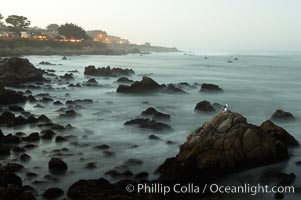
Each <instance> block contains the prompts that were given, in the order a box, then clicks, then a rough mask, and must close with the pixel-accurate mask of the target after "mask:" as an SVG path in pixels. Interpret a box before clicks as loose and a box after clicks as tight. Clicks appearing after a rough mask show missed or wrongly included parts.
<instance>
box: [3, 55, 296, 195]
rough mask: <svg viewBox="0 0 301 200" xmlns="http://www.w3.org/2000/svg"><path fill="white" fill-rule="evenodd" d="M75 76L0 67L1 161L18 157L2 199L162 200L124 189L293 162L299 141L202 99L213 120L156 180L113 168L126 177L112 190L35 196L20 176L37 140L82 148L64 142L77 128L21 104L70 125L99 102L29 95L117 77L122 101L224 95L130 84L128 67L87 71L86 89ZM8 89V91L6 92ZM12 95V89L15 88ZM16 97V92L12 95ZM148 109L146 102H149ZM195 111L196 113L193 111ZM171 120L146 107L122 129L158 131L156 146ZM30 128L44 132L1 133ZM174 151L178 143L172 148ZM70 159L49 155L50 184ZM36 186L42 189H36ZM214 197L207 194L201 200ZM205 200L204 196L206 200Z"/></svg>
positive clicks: (81, 184)
mask: <svg viewBox="0 0 301 200" xmlns="http://www.w3.org/2000/svg"><path fill="white" fill-rule="evenodd" d="M74 73H77V72H76V71H74V72H70V73H66V74H65V75H63V76H58V75H56V74H55V70H48V71H44V70H41V69H37V68H36V67H34V66H33V65H32V64H31V63H30V62H29V61H28V60H27V59H22V58H17V57H12V58H6V59H2V60H0V106H1V107H0V155H1V156H4V157H6V156H9V155H11V154H16V155H18V158H19V159H18V160H14V161H13V162H12V161H10V162H6V163H3V164H1V165H0V199H16V200H19V199H20V200H21V199H25V200H33V199H40V198H42V197H43V198H46V199H55V198H62V197H64V196H65V197H68V198H70V199H73V200H84V199H85V200H86V199H88V200H92V199H107V200H111V199H133V200H134V199H155V200H156V199H162V196H161V195H158V194H138V193H137V192H136V191H134V192H132V193H129V192H127V191H126V186H127V185H129V184H132V185H137V184H138V183H143V184H147V185H151V184H155V183H156V184H165V185H173V184H175V183H183V184H185V183H188V182H189V183H190V182H191V183H196V184H198V185H203V184H205V183H211V182H213V181H214V180H216V179H217V178H220V177H222V176H223V175H225V174H228V173H232V172H237V171H241V170H246V169H249V168H254V167H257V166H263V165H268V164H272V163H276V162H281V161H283V160H287V159H289V158H290V157H291V154H290V148H292V147H294V148H295V147H298V146H299V143H298V141H297V140H296V139H295V138H294V137H293V136H292V135H291V134H290V133H288V132H287V131H286V130H285V129H283V128H281V127H279V126H277V125H276V124H274V123H273V122H272V121H271V120H267V121H265V122H263V123H262V124H261V125H260V126H256V125H253V124H249V123H248V122H247V119H246V118H245V117H244V116H242V115H241V114H239V113H236V112H231V111H226V112H221V111H220V110H221V105H220V104H217V103H214V104H211V103H210V102H208V101H206V100H204V101H201V102H199V103H197V104H196V107H195V111H196V112H197V113H205V114H206V113H208V112H210V113H214V114H216V116H214V117H213V118H212V119H211V120H210V121H209V122H205V123H204V124H203V125H202V126H201V127H199V128H197V129H196V130H195V131H193V132H192V133H191V134H190V135H189V136H188V137H187V140H186V142H185V143H184V144H182V145H181V147H180V149H179V153H178V154H177V155H176V156H175V157H172V158H168V159H167V160H166V161H165V162H164V163H162V165H161V166H158V169H157V171H156V173H158V174H159V178H158V179H156V180H148V177H149V174H148V173H147V172H143V171H142V172H140V173H137V174H134V173H133V172H132V171H131V170H129V169H127V168H125V169H122V170H116V169H112V170H111V171H108V172H107V173H106V174H107V175H110V176H112V177H122V180H121V181H119V182H116V183H110V182H109V181H108V180H106V179H105V178H102V177H99V178H97V179H93V180H79V181H76V182H75V183H74V184H72V185H70V187H69V189H68V190H66V191H64V190H62V189H60V188H56V187H50V188H45V190H44V191H43V192H42V193H39V192H37V190H36V189H35V184H32V185H24V184H23V181H22V179H21V177H20V176H18V172H20V171H22V170H24V166H23V165H22V163H25V162H30V161H31V159H32V156H31V155H30V149H33V148H39V146H38V145H37V144H36V143H35V142H36V141H40V140H41V141H49V142H52V140H53V141H54V142H55V143H65V142H69V143H71V144H72V145H75V146H76V145H79V143H78V142H77V141H76V140H73V139H74V137H75V136H74V135H65V134H63V132H64V131H65V130H76V129H77V128H76V127H73V126H72V124H67V125H63V124H56V123H54V122H52V120H50V119H49V117H47V116H46V115H44V114H42V115H38V114H34V113H30V112H28V111H26V110H25V109H24V103H25V102H29V103H31V104H32V105H34V106H37V107H43V104H52V105H53V106H58V112H57V113H58V114H57V115H58V117H59V118H61V119H67V120H69V119H73V118H76V117H78V116H80V115H81V114H80V110H81V109H84V107H85V106H89V105H91V104H93V103H94V101H93V99H88V98H87V99H72V98H71V97H70V95H68V93H66V94H65V97H66V99H67V100H66V101H65V102H63V101H62V100H60V99H57V98H56V97H55V96H52V95H51V94H49V93H48V92H45V93H40V94H36V95H32V91H31V90H33V89H35V88H41V89H45V90H46V89H47V91H52V90H55V88H54V87H55V86H54V84H65V85H67V87H69V88H72V87H78V88H84V87H102V86H100V85H99V84H98V82H97V81H96V80H95V79H94V78H93V77H98V76H102V77H114V78H116V82H117V83H118V86H117V89H116V93H118V94H120V95H131V94H154V93H161V94H173V95H175V96H176V95H185V94H186V93H188V92H189V89H190V88H193V89H199V90H200V92H202V93H203V92H204V93H206V92H207V93H219V95H222V93H223V92H227V91H226V90H223V89H222V88H220V87H219V86H217V85H214V84H208V83H203V84H198V83H195V84H189V83H171V84H159V83H158V82H156V81H155V80H154V79H152V78H150V77H147V76H143V77H142V80H140V81H133V80H130V79H129V78H128V77H130V76H131V75H133V74H134V73H135V72H134V71H133V70H131V69H123V68H111V67H104V68H96V67H95V66H88V67H86V69H85V75H86V76H88V78H89V80H87V81H86V82H83V83H71V82H70V80H76V78H75V76H74ZM9 88H10V89H9ZM12 88H13V89H12ZM14 90H18V91H14ZM146 104H147V102H146ZM191 109H192V110H193V108H191ZM172 117H173V116H172V115H171V114H169V113H164V112H163V111H160V110H156V109H155V108H153V107H148V108H147V109H146V110H144V111H141V113H140V116H138V117H136V118H133V119H130V120H129V121H126V122H124V125H125V126H130V127H131V128H134V129H138V130H139V129H141V130H145V129H149V130H152V131H154V135H150V136H149V139H150V140H159V139H160V138H159V137H158V136H157V135H155V134H156V133H158V132H164V131H173V128H172V127H171V126H170V125H169V121H170V120H171V119H172ZM293 118H294V116H293V115H292V114H291V113H288V112H286V111H283V110H277V111H276V112H275V113H274V115H273V116H271V119H272V120H277V119H280V120H281V119H285V120H292V119H293ZM24 125H28V126H30V127H31V128H38V129H39V130H40V131H39V132H32V133H30V134H26V133H23V132H14V133H10V134H4V133H3V132H2V131H1V127H20V126H24ZM168 142H169V143H170V144H172V142H173V141H167V143H168ZM94 148H95V149H96V150H98V151H102V152H103V154H104V155H105V156H106V157H111V156H113V155H114V154H115V152H114V151H112V150H111V148H110V146H109V145H107V144H101V145H97V146H95V147H94ZM69 154H72V152H70V151H69V150H68V149H67V148H61V149H55V150H54V151H53V153H52V156H51V158H49V162H48V163H47V168H48V171H49V175H46V177H45V179H49V180H51V179H55V178H56V177H54V176H53V175H57V174H61V175H64V174H66V173H67V172H68V166H69V163H67V162H66V161H65V160H64V157H65V156H68V155H69ZM142 163H143V161H141V160H138V159H134V158H133V159H129V160H127V161H126V162H125V164H124V165H125V166H139V165H141V164H142ZM86 167H87V168H88V169H93V168H96V167H97V166H96V164H95V163H93V162H89V163H87V165H86ZM27 176H28V177H35V176H37V174H35V173H34V172H27ZM294 177H295V176H294V174H284V173H283V174H282V176H277V178H278V179H279V184H280V183H281V184H284V185H290V184H291V182H292V181H293V180H294ZM34 183H36V184H39V183H38V182H34ZM204 195H205V196H207V195H210V194H209V192H207V193H206V194H204ZM201 197H202V196H201ZM187 198H188V197H187V195H178V194H170V195H168V196H164V199H187ZM189 198H190V199H198V198H200V196H199V195H191V197H189Z"/></svg>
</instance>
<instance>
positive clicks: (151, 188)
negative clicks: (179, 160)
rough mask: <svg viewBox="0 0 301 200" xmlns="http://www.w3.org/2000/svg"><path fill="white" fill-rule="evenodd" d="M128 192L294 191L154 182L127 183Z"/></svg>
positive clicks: (255, 192)
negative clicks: (171, 184)
mask: <svg viewBox="0 0 301 200" xmlns="http://www.w3.org/2000/svg"><path fill="white" fill-rule="evenodd" d="M126 190H127V191H128V192H137V193H138V194H142V193H144V194H162V195H167V194H169V193H178V194H204V193H207V192H209V193H213V194H218V193H220V194H250V195H256V194H260V193H261V194H264V193H294V192H295V188H294V186H268V185H261V184H257V185H250V184H247V183H245V184H244V185H239V186H229V185H218V184H205V185H203V186H198V185H195V184H193V183H191V184H186V185H182V184H175V185H173V186H170V185H163V184H160V183H156V184H137V185H132V184H129V185H127V186H126Z"/></svg>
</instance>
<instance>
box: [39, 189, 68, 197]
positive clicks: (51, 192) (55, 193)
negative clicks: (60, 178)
mask: <svg viewBox="0 0 301 200" xmlns="http://www.w3.org/2000/svg"><path fill="white" fill-rule="evenodd" d="M63 194H64V190H62V189H60V188H48V189H46V190H45V192H44V193H43V197H44V198H46V199H54V198H58V197H60V196H63Z"/></svg>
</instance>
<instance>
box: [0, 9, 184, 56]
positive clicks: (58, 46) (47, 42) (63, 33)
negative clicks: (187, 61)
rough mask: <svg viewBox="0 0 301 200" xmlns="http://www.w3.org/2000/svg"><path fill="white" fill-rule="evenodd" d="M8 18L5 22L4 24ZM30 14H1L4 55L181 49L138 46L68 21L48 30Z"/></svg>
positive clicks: (0, 51) (0, 52)
mask: <svg viewBox="0 0 301 200" xmlns="http://www.w3.org/2000/svg"><path fill="white" fill-rule="evenodd" d="M4 21H5V23H4ZM30 24H31V23H30V21H29V20H28V19H27V17H24V16H18V15H10V16H8V17H7V18H5V20H4V17H3V16H2V15H1V14H0V57H1V56H2V57H3V56H21V55H124V54H129V53H137V54H148V53H150V52H178V49H177V48H175V47H172V48H169V47H160V46H152V45H151V44H150V43H148V42H146V43H145V44H142V45H138V44H132V43H131V42H130V41H129V40H127V39H124V38H121V37H117V36H113V35H110V34H108V33H107V32H105V31H102V30H91V31H86V30H84V29H83V28H82V27H80V26H78V25H76V24H73V23H65V24H63V25H58V24H49V25H48V26H47V27H46V28H45V29H44V28H40V27H36V26H34V27H30Z"/></svg>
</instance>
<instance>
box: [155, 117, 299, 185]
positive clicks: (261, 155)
mask: <svg viewBox="0 0 301 200" xmlns="http://www.w3.org/2000/svg"><path fill="white" fill-rule="evenodd" d="M297 144H298V143H297V141H296V140H295V139H294V138H293V136H291V135H290V134H288V133H287V132H286V131H285V130H284V129H282V128H280V127H277V126H276V125H274V124H272V122H271V121H267V122H264V123H263V124H262V125H261V126H255V125H253V124H248V123H247V120H246V118H244V117H243V116H242V115H240V114H239V113H232V112H223V113H220V114H218V115H217V116H215V117H213V118H212V119H211V121H210V122H206V123H204V124H203V126H202V127H200V128H197V129H196V130H195V131H194V132H192V133H191V134H190V135H189V136H188V137H187V140H186V142H185V143H184V144H183V145H182V146H181V148H180V152H179V153H178V155H177V156H176V157H175V158H170V159H167V160H166V161H165V162H164V163H163V164H162V165H161V166H160V167H159V168H158V172H160V173H161V177H160V180H172V181H185V180H187V181H190V182H193V181H201V182H203V183H208V182H210V181H212V180H213V179H214V178H216V177H220V176H221V175H223V174H224V173H226V172H237V171H238V170H243V169H248V168H252V167H256V166H260V165H265V164H270V163H274V162H278V161H282V160H285V159H288V158H289V153H288V148H287V147H288V146H291V145H293V146H295V145H297Z"/></svg>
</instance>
